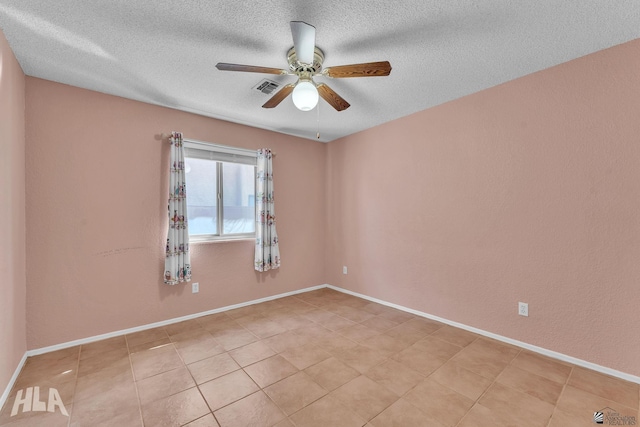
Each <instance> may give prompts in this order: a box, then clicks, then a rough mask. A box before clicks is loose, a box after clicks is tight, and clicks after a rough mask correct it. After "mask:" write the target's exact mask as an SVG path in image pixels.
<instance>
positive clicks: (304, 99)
mask: <svg viewBox="0 0 640 427" xmlns="http://www.w3.org/2000/svg"><path fill="white" fill-rule="evenodd" d="M291 97H292V98H293V104H294V105H295V106H296V107H297V108H298V109H299V110H302V111H309V110H313V109H314V108H315V106H316V105H318V89H317V88H316V85H314V84H313V83H311V82H300V83H298V84H297V85H296V87H295V88H294V89H293V93H292V94H291Z"/></svg>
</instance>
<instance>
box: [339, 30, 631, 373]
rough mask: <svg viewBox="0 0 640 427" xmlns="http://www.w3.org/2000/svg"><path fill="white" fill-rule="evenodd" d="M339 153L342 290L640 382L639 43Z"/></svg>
mask: <svg viewBox="0 0 640 427" xmlns="http://www.w3.org/2000/svg"><path fill="white" fill-rule="evenodd" d="M328 148H329V157H328V169H327V171H328V173H327V193H328V206H329V214H328V217H327V221H328V226H329V230H330V236H329V240H328V242H327V276H328V282H329V283H331V284H334V285H337V286H342V287H345V288H348V289H351V290H353V291H356V292H361V293H363V294H366V295H370V296H373V297H376V298H380V299H383V300H386V301H390V302H394V303H397V304H401V305H404V306H406V307H410V308H413V309H417V310H421V311H424V312H427V313H431V314H433V315H437V316H441V317H444V318H447V319H450V320H454V321H457V322H461V323H464V324H467V325H471V326H474V327H478V328H481V329H484V330H487V331H491V332H494V333H497V334H501V335H503V336H507V337H511V338H514V339H517V340H520V341H524V342H527V343H531V344H534V345H537V346H541V347H544V348H547V349H551V350H555V351H558V352H561V353H564V354H567V355H571V356H574V357H578V358H581V359H584V360H588V361H591V362H594V363H597V364H600V365H604V366H607V367H611V368H614V369H618V370H621V371H624V372H627V373H631V374H634V375H640V358H638V354H640V339H639V337H640V310H638V304H639V303H640V40H635V41H632V42H629V43H626V44H623V45H620V46H617V47H614V48H611V49H608V50H605V51H601V52H598V53H595V54H592V55H589V56H586V57H583V58H580V59H577V60H574V61H571V62H569V63H566V64H562V65H559V66H557V67H554V68H551V69H548V70H545V71H541V72H538V73H535V74H533V75H529V76H526V77H524V78H520V79H517V80H515V81H512V82H509V83H506V84H503V85H500V86H498V87H495V88H492V89H489V90H486V91H483V92H480V93H477V94H474V95H471V96H467V97H465V98H462V99H459V100H456V101H454V102H450V103H447V104H445V105H442V106H439V107H436V108H432V109H429V110H426V111H422V112H420V113H417V114H414V115H412V116H409V117H405V118H402V119H399V120H395V121H393V122H389V123H386V124H384V125H382V126H379V127H376V128H373V129H370V130H367V131H364V132H361V133H358V134H355V135H352V136H349V137H346V138H344V139H342V140H339V141H335V142H332V143H329V147H328ZM342 265H347V266H348V267H349V274H348V275H347V276H344V275H342ZM518 301H524V302H528V303H529V317H528V318H524V317H519V316H518V315H517V303H518Z"/></svg>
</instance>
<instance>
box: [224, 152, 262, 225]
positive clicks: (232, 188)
mask: <svg viewBox="0 0 640 427" xmlns="http://www.w3.org/2000/svg"><path fill="white" fill-rule="evenodd" d="M222 186H223V189H222V199H223V209H224V213H223V215H222V218H223V225H222V230H223V233H224V234H236V233H253V232H255V166H250V165H242V164H238V163H223V164H222Z"/></svg>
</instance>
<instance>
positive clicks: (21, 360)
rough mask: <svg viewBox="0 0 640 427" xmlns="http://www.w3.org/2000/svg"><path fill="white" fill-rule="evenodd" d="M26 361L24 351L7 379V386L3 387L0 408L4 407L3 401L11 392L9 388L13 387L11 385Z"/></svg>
mask: <svg viewBox="0 0 640 427" xmlns="http://www.w3.org/2000/svg"><path fill="white" fill-rule="evenodd" d="M26 361H27V353H26V352H25V353H24V354H23V355H22V359H20V362H18V367H17V368H16V370H15V371H13V375H12V376H11V379H10V380H9V384H7V387H6V388H5V389H4V392H3V393H2V396H0V410H1V409H2V408H3V407H4V404H5V402H6V401H7V399H8V398H9V393H11V389H12V388H13V385H14V384H15V383H16V380H17V379H18V375H20V371H22V367H23V366H24V364H25V362H26Z"/></svg>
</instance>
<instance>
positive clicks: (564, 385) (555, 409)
mask: <svg viewBox="0 0 640 427" xmlns="http://www.w3.org/2000/svg"><path fill="white" fill-rule="evenodd" d="M571 374H573V366H571V370H570V371H569V375H567V378H566V379H565V380H564V384H562V391H560V394H559V395H558V400H556V404H555V406H554V407H553V411H552V412H551V417H549V421H548V422H547V427H549V426H550V425H551V421H552V420H553V416H554V415H555V413H556V411H557V410H559V409H558V402H560V398H561V397H562V395H563V394H564V391H565V389H566V388H567V386H568V385H569V378H571Z"/></svg>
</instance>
